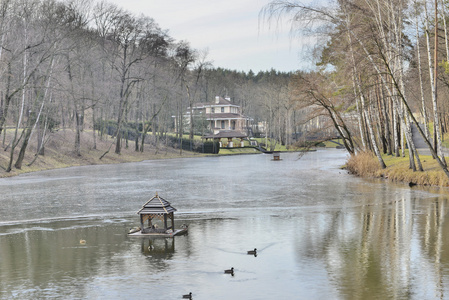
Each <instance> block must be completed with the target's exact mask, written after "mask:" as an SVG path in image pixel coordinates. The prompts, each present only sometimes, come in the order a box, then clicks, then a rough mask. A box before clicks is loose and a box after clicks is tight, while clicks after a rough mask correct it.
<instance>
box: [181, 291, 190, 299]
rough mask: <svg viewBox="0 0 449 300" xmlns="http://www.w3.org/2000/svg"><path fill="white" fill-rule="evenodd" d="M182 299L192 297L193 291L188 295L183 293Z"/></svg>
mask: <svg viewBox="0 0 449 300" xmlns="http://www.w3.org/2000/svg"><path fill="white" fill-rule="evenodd" d="M182 299H192V292H190V293H188V294H187V295H182Z"/></svg>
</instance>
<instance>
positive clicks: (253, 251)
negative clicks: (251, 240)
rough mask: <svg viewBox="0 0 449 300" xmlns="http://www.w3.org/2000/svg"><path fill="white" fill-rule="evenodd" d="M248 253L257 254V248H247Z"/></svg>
mask: <svg viewBox="0 0 449 300" xmlns="http://www.w3.org/2000/svg"><path fill="white" fill-rule="evenodd" d="M248 254H251V255H256V254H257V249H256V248H254V250H249V251H248Z"/></svg>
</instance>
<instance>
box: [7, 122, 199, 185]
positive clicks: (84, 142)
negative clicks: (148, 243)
mask: <svg viewBox="0 0 449 300" xmlns="http://www.w3.org/2000/svg"><path fill="white" fill-rule="evenodd" d="M150 138H152V137H150ZM35 139H36V138H34V140H31V141H30V145H29V146H28V148H27V152H26V154H25V159H24V161H23V164H22V167H21V169H17V168H14V166H13V167H12V170H11V171H10V172H6V168H7V167H8V164H9V160H10V154H11V153H10V152H11V151H10V148H9V146H8V145H6V144H2V149H3V151H0V178H3V177H11V176H16V175H19V174H22V173H29V172H36V171H43V170H50V169H59V168H67V167H73V166H84V165H98V164H115V163H126V162H139V161H144V160H155V159H171V158H179V157H199V156H204V154H201V153H194V152H189V151H184V150H183V151H182V152H181V151H180V150H179V149H175V148H173V147H170V146H165V145H161V144H157V147H156V143H149V144H145V149H144V152H136V151H135V150H134V149H135V143H134V142H133V141H129V143H128V147H126V144H125V143H124V144H123V147H122V149H121V154H116V153H115V151H114V150H115V143H114V139H112V138H110V137H108V136H104V137H103V139H100V138H99V137H96V139H95V142H94V138H93V135H92V132H91V131H83V132H82V133H81V149H80V153H81V156H78V155H76V153H75V151H74V145H75V133H74V132H73V131H72V130H59V131H57V132H54V133H51V134H50V135H49V137H48V142H47V143H46V144H45V152H44V155H39V156H38V157H37V158H36V160H35V161H34V162H33V160H34V159H35V153H36V152H37V142H36V141H35ZM150 142H151V141H150ZM20 146H21V143H19V145H18V146H17V147H16V148H17V149H16V151H15V153H14V160H13V163H15V162H16V159H17V156H18V151H19V148H20ZM106 152H107V153H106ZM105 153H106V154H105ZM103 154H105V155H104V156H103ZM102 156H103V157H102ZM100 157H102V158H101V159H100Z"/></svg>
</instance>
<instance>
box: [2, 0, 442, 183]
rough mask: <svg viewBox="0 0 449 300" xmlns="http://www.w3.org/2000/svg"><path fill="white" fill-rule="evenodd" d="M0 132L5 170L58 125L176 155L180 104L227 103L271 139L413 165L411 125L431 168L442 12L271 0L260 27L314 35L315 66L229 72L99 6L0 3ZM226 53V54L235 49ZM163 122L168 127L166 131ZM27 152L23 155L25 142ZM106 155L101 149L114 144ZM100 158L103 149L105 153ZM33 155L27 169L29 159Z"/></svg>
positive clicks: (152, 23)
mask: <svg viewBox="0 0 449 300" xmlns="http://www.w3.org/2000/svg"><path fill="white" fill-rule="evenodd" d="M0 3H1V4H0V45H1V47H0V138H1V139H2V141H1V145H2V149H3V150H4V151H5V152H6V153H8V159H7V160H6V161H5V162H4V163H3V162H2V163H1V165H0V167H1V168H3V169H4V170H5V171H6V172H10V171H11V170H12V169H13V168H16V169H20V168H21V167H22V164H23V163H24V159H25V153H27V152H30V151H31V152H33V154H34V159H36V158H37V157H38V156H39V155H45V145H46V144H47V143H48V142H49V141H51V139H52V136H53V134H54V133H55V132H57V131H59V130H70V131H72V132H73V133H74V134H73V139H74V140H73V152H74V153H75V155H77V156H81V152H80V149H81V146H82V145H83V144H84V143H87V141H84V140H83V139H82V138H81V137H82V136H83V135H82V133H86V132H89V134H90V135H91V137H92V138H91V139H89V143H92V145H89V147H91V148H93V149H96V141H97V140H98V139H103V138H105V137H106V136H108V137H112V138H113V139H114V142H113V144H111V148H112V149H113V151H114V153H116V154H120V153H121V151H122V149H123V147H129V143H130V142H132V143H133V146H132V147H133V148H134V149H135V151H136V152H143V151H145V147H147V148H148V147H155V146H156V147H157V145H158V144H165V145H167V146H173V147H179V145H177V143H182V136H183V135H188V137H189V139H193V137H194V135H197V134H198V133H200V132H204V128H198V126H200V125H199V123H198V122H190V123H189V125H188V126H183V124H178V126H175V124H174V122H175V120H179V122H182V118H181V117H180V116H182V115H183V114H184V113H185V112H186V111H187V110H188V109H189V107H192V106H193V104H195V103H199V102H210V101H212V100H213V99H214V97H215V96H223V97H225V96H226V97H229V98H230V99H231V100H232V101H233V102H234V103H235V104H237V105H239V106H241V107H242V113H243V114H244V115H247V116H250V117H251V118H252V119H253V122H254V124H258V123H263V124H265V129H264V132H255V133H256V134H264V135H266V136H268V137H269V138H271V139H273V140H275V141H276V142H278V143H279V144H282V145H292V144H297V145H298V144H299V143H303V144H302V145H303V146H304V145H305V144H304V142H305V141H307V140H313V141H314V142H317V141H320V140H326V139H329V138H335V137H338V138H339V139H341V140H342V141H343V142H342V143H343V144H344V147H345V148H346V150H347V151H348V152H349V153H350V154H351V155H354V154H356V153H357V152H360V151H370V152H372V153H374V154H375V155H376V157H377V159H378V161H379V165H380V166H381V167H385V163H384V162H383V159H382V154H384V155H385V154H386V155H393V156H398V157H399V156H408V157H409V162H410V168H411V169H413V170H422V165H421V161H420V157H419V155H418V151H417V149H416V147H415V145H414V143H413V140H412V134H411V131H412V127H413V126H416V128H417V129H418V131H419V132H420V134H421V135H422V137H423V138H424V139H425V142H426V144H427V146H428V148H429V150H430V151H431V153H432V155H433V157H434V158H435V159H436V160H437V161H438V164H439V165H440V167H441V168H442V169H443V170H444V172H445V173H446V175H448V176H449V171H448V170H447V164H446V160H445V157H444V154H443V141H444V134H445V133H446V132H447V131H448V125H449V124H448V122H449V120H448V114H447V110H448V105H447V96H448V88H449V84H448V82H449V81H448V73H449V64H448V59H449V33H448V32H447V31H448V30H447V27H448V25H447V22H446V21H447V13H446V12H447V11H448V10H449V7H448V4H447V3H446V2H445V1H441V0H436V1H435V2H433V1H432V2H428V1H422V0H413V1H406V0H374V1H368V0H337V1H318V2H317V1H315V2H313V3H312V4H310V5H305V4H302V3H301V2H299V1H287V0H275V1H271V2H270V3H269V4H268V5H266V6H264V7H261V10H260V14H259V18H260V21H261V22H263V23H270V24H273V25H276V24H277V23H278V22H280V20H286V21H287V22H289V23H290V25H291V30H292V33H294V34H292V38H302V37H311V36H313V37H314V38H315V39H316V41H317V42H316V45H315V48H314V49H313V51H312V52H311V53H310V55H311V56H312V58H313V59H314V62H315V67H314V68H313V70H297V71H296V72H290V73H285V72H279V71H276V70H275V69H271V70H266V71H260V72H258V73H257V74H256V73H254V72H253V71H248V72H244V71H238V70H227V69H224V68H221V67H219V66H214V65H213V63H212V62H211V61H210V60H209V58H208V53H207V50H204V49H194V48H192V47H191V46H190V44H189V42H188V41H186V40H181V41H177V40H175V39H174V38H172V37H171V36H170V35H169V30H167V29H163V28H160V27H159V25H158V24H157V16H145V15H140V16H136V15H133V14H131V13H129V12H128V11H126V10H124V9H123V8H120V7H117V6H116V5H114V4H111V3H108V2H107V1H94V0H64V1H62V0H61V1H59V0H1V1H0ZM236 51H237V50H236ZM175 128H178V130H177V131H176V132H175ZM32 143H33V144H35V145H36V146H33V147H31V146H30V144H32ZM112 149H111V150H112ZM108 152H109V151H108V150H104V151H103V154H102V155H107V154H108ZM34 159H33V160H32V161H27V162H25V163H27V164H28V165H29V164H32V163H33V161H34Z"/></svg>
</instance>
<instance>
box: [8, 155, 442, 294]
mask: <svg viewBox="0 0 449 300" xmlns="http://www.w3.org/2000/svg"><path fill="white" fill-rule="evenodd" d="M346 157H347V155H346V153H345V152H344V151H342V150H320V151H317V152H311V153H308V154H306V155H305V156H303V157H302V158H301V159H298V154H297V153H288V154H284V153H282V154H281V158H282V160H281V161H272V156H270V155H262V154H261V155H241V156H228V157H203V158H185V159H171V160H160V161H147V162H142V163H130V164H120V165H106V166H86V167H74V168H68V169H61V170H53V171H45V172H39V173H32V174H25V175H21V176H18V177H14V178H6V179H0V191H1V193H0V298H1V299H42V298H57V299H143V298H148V299H181V298H182V295H183V294H187V293H189V292H192V293H193V299H207V300H210V299H235V300H240V299H244V300H246V299H448V298H449V251H448V250H449V248H448V244H449V220H448V214H447V212H448V204H447V202H448V200H447V199H448V195H447V193H446V192H445V191H432V190H424V189H419V188H410V187H408V186H407V185H395V184H392V183H385V182H380V181H377V182H374V181H366V180H363V179H360V178H356V177H353V176H351V175H348V174H347V173H346V172H345V171H343V170H340V169H339V167H340V166H341V165H343V164H344V163H345V161H346ZM156 192H158V194H159V195H160V196H161V197H163V198H165V199H166V200H168V201H170V202H171V204H172V205H173V206H174V207H175V208H177V209H178V212H177V213H176V214H175V222H176V224H177V225H178V226H179V225H181V224H182V223H186V224H188V225H189V233H188V235H184V236H177V237H175V238H173V239H165V238H160V239H148V238H137V237H129V236H127V232H128V230H129V228H131V227H133V226H136V225H138V223H139V219H138V216H137V215H136V212H137V211H138V210H139V209H140V208H141V206H142V205H143V204H144V203H145V202H146V201H147V200H149V199H150V198H151V197H153V196H154V195H155V193H156ZM80 239H84V240H85V241H86V244H80ZM150 246H151V247H150ZM149 248H150V249H151V250H149ZM253 248H257V249H258V255H257V257H254V256H251V255H247V254H246V251H247V250H251V249H253ZM230 267H234V268H235V275H234V276H231V275H229V274H224V272H223V271H224V270H225V269H228V268H230Z"/></svg>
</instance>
